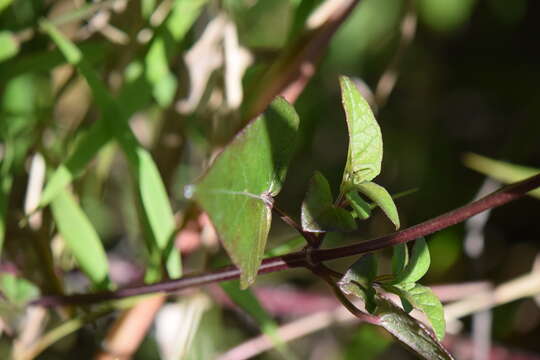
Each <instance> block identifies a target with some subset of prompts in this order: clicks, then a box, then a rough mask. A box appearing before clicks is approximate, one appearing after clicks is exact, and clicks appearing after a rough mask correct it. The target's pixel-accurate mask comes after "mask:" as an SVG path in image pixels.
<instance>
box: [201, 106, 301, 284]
mask: <svg viewBox="0 0 540 360" xmlns="http://www.w3.org/2000/svg"><path fill="white" fill-rule="evenodd" d="M298 124H299V119H298V115H297V114H296V112H295V111H294V108H293V107H292V106H291V105H289V104H288V103H287V101H285V100H284V99H281V98H278V99H276V100H274V101H273V102H272V104H271V105H270V107H269V108H268V109H267V111H265V113H264V114H263V115H261V116H259V117H258V118H256V119H255V120H254V121H252V122H251V123H249V124H248V125H247V126H246V127H245V128H244V129H243V130H242V131H241V132H240V133H239V134H238V135H237V136H236V137H235V138H234V140H233V141H232V142H231V143H230V144H229V145H228V146H227V147H226V148H225V150H224V151H223V152H222V153H221V154H220V155H219V156H218V157H217V158H216V160H215V161H214V164H213V165H212V167H211V168H210V169H209V170H208V172H207V173H206V174H205V175H204V176H203V177H202V178H201V179H200V181H199V182H198V184H196V185H195V188H194V196H195V200H196V201H197V202H198V203H199V204H200V205H201V206H202V207H203V208H204V209H205V210H206V212H208V215H209V216H210V219H211V220H212V222H213V224H214V226H215V227H216V230H217V232H218V234H219V235H220V236H221V240H222V242H223V245H224V246H225V249H226V250H227V252H228V254H229V256H230V257H231V258H232V261H233V262H234V264H236V265H237V266H238V267H239V269H240V270H241V272H242V276H241V284H242V287H244V288H245V287H247V286H249V284H251V283H253V281H254V280H255V276H256V274H257V269H258V267H259V265H260V263H261V259H262V256H263V254H264V248H265V245H266V239H267V237H268V231H269V229H270V220H271V217H272V214H271V213H272V209H271V206H272V204H271V202H272V198H271V197H272V196H275V195H276V194H277V193H278V192H279V190H280V189H281V186H282V184H283V181H284V179H285V175H286V171H287V166H288V163H289V161H290V159H291V157H292V154H293V150H294V147H295V143H296V136H297V130H298Z"/></svg>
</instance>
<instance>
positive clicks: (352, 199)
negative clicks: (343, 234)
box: [345, 191, 371, 220]
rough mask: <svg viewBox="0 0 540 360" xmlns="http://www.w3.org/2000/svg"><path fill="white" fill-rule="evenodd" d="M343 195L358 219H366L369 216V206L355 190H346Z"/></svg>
mask: <svg viewBox="0 0 540 360" xmlns="http://www.w3.org/2000/svg"><path fill="white" fill-rule="evenodd" d="M345 197H346V198H347V200H348V201H349V204H351V207H352V208H353V210H354V213H355V214H356V216H357V217H358V218H359V219H360V220H365V219H368V218H369V217H370V216H371V206H370V205H369V204H368V203H367V202H366V201H364V199H362V198H361V197H360V195H358V194H357V193H356V191H350V192H348V193H347V194H346V195H345Z"/></svg>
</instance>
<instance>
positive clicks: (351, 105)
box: [340, 76, 383, 193]
mask: <svg viewBox="0 0 540 360" xmlns="http://www.w3.org/2000/svg"><path fill="white" fill-rule="evenodd" d="M340 85H341V98H342V102H343V108H344V109H345V114H346V118H347V127H348V129H349V150H348V153H347V163H346V165H345V171H344V173H343V180H342V183H341V192H342V193H346V192H348V189H349V187H350V186H352V185H357V184H360V183H363V182H366V181H371V180H373V178H375V177H376V176H377V175H379V173H380V172H381V162H382V156H383V143H382V135H381V129H380V128H379V124H377V121H376V120H375V116H373V112H372V111H371V108H370V107H369V104H368V103H367V101H366V100H365V99H364V98H363V97H362V95H361V94H360V92H359V91H358V89H357V88H356V85H355V84H354V83H353V82H352V80H351V79H349V78H348V77H346V76H342V77H340Z"/></svg>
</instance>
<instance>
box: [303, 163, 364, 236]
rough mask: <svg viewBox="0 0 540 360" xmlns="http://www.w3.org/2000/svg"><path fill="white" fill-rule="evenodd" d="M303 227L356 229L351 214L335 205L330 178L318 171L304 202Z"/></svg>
mask: <svg viewBox="0 0 540 360" xmlns="http://www.w3.org/2000/svg"><path fill="white" fill-rule="evenodd" d="M302 229H303V230H305V231H310V232H325V231H352V230H355V229H356V223H355V222H354V219H353V218H352V216H351V214H350V213H349V212H348V211H346V210H345V209H341V208H338V207H336V206H334V204H333V197H332V191H331V190H330V185H329V184H328V180H326V178H325V177H324V175H323V174H321V173H320V172H318V171H317V172H315V174H314V175H313V177H312V178H311V181H310V183H309V188H308V191H307V194H306V198H305V199H304V201H303V202H302Z"/></svg>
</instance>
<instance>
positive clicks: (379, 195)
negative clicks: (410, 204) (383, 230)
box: [354, 182, 399, 230]
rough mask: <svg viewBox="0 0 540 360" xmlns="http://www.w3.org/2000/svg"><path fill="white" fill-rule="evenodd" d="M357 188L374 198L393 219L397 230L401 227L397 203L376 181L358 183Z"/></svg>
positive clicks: (391, 219)
mask: <svg viewBox="0 0 540 360" xmlns="http://www.w3.org/2000/svg"><path fill="white" fill-rule="evenodd" d="M354 188H355V190H358V191H360V192H361V193H362V194H364V195H366V196H367V197H369V198H370V199H371V200H373V201H374V202H375V203H376V204H377V205H379V207H380V208H381V209H382V211H384V213H385V214H386V216H388V218H389V219H390V221H392V223H393V224H394V226H395V227H396V230H397V229H399V215H398V212H397V208H396V204H394V200H393V199H392V196H391V195H390V194H389V193H388V191H386V189H385V188H383V187H382V186H380V185H377V184H375V183H374V182H365V183H362V184H356V185H355V186H354Z"/></svg>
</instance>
